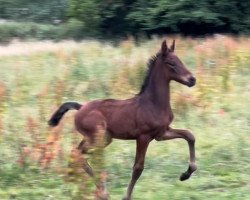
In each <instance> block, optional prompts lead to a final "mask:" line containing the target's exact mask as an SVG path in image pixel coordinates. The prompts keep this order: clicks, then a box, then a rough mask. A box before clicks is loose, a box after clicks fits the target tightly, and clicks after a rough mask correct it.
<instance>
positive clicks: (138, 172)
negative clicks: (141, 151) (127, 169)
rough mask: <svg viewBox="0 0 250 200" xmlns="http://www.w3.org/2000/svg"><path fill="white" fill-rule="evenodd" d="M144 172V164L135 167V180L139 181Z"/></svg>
mask: <svg viewBox="0 0 250 200" xmlns="http://www.w3.org/2000/svg"><path fill="white" fill-rule="evenodd" d="M143 170H144V165H143V164H136V165H135V166H134V167H133V178H135V179H138V178H139V177H140V176H141V173H142V171H143Z"/></svg>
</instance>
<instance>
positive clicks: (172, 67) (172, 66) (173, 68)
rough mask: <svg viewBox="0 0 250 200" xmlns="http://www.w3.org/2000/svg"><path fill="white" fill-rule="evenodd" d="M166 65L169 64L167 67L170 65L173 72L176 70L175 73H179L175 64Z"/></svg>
mask: <svg viewBox="0 0 250 200" xmlns="http://www.w3.org/2000/svg"><path fill="white" fill-rule="evenodd" d="M166 63H167V65H168V66H169V67H170V68H171V69H172V70H174V71H175V72H176V73H177V70H176V66H175V64H174V63H172V62H166Z"/></svg>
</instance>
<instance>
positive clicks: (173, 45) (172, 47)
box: [170, 40, 175, 52]
mask: <svg viewBox="0 0 250 200" xmlns="http://www.w3.org/2000/svg"><path fill="white" fill-rule="evenodd" d="M174 49H175V40H173V43H172V45H171V47H170V51H171V52H174Z"/></svg>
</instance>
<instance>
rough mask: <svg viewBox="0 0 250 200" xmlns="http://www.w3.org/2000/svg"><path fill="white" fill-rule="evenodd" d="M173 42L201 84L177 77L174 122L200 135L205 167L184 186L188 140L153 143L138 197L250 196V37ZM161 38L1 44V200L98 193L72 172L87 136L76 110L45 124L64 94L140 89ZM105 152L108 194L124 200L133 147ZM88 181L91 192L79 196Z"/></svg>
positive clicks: (117, 145)
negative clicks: (79, 126)
mask: <svg viewBox="0 0 250 200" xmlns="http://www.w3.org/2000/svg"><path fill="white" fill-rule="evenodd" d="M176 41H177V54H178V55H179V57H180V58H181V59H182V60H183V61H184V63H186V65H187V66H188V68H189V69H190V70H191V71H193V72H194V74H196V77H197V79H198V83H197V86H196V87H194V88H187V87H186V86H183V85H180V84H178V83H174V82H173V83H172V105H173V109H174V113H175V121H174V124H173V126H174V127H178V128H188V129H190V130H192V131H193V132H194V134H195V135H196V138H197V164H198V167H199V169H198V171H197V173H196V174H195V175H194V176H193V177H192V178H191V179H190V180H188V181H186V182H180V181H179V180H178V179H179V175H180V174H181V173H182V172H183V171H184V170H186V168H187V166H188V146H187V144H186V142H185V141H183V140H174V141H167V142H152V144H151V145H150V148H149V151H148V155H147V158H146V164H145V170H144V172H143V175H142V177H141V179H140V180H139V182H138V184H137V186H136V188H135V192H134V199H138V200H145V199H154V200H161V199H171V200H179V199H189V200H202V199H209V200H217V199H220V200H228V199H232V200H246V199H250V193H249V180H250V175H249V171H250V164H249V155H250V148H249V147H250V140H249V129H250V115H249V102H250V94H249V91H250V79H249V77H250V68H249V65H250V56H249V51H250V49H249V47H250V40H249V38H232V37H227V36H219V35H218V36H216V37H215V38H206V39H199V40H198V39H197V40H193V39H183V38H179V37H177V38H176ZM160 44H161V40H159V39H153V40H150V41H146V42H144V43H141V44H139V45H138V44H137V45H136V44H135V42H134V41H133V40H132V39H131V40H127V41H123V42H121V43H119V44H118V45H116V46H114V45H111V44H109V43H100V42H95V41H83V42H79V43H75V42H70V41H65V42H61V43H48V42H47V43H38V42H36V43H13V44H12V45H10V46H8V47H1V48H0V66H1V73H0V146H1V152H0V199H2V200H7V199H18V200H22V199H23V200H24V199H25V200H29V199H30V200H41V199H62V200H64V199H65V200H70V199H88V197H87V196H89V199H93V198H91V197H92V196H93V193H94V185H93V184H92V183H91V181H90V180H89V178H88V177H87V176H86V175H84V174H82V175H79V174H78V176H76V177H75V176H74V173H75V172H74V171H72V170H74V168H73V167H72V168H70V165H71V163H72V162H74V161H73V160H72V159H73V157H72V149H73V148H74V147H76V146H77V145H78V143H79V142H80V139H81V137H80V136H79V135H77V134H76V133H75V130H74V126H73V115H74V111H72V112H70V113H67V115H66V116H65V117H64V119H63V121H62V123H61V125H60V126H59V127H57V128H55V129H50V128H48V126H47V120H48V119H49V117H50V115H51V114H52V112H53V111H54V110H55V109H56V108H57V107H58V105H60V104H61V103H62V102H65V101H67V100H76V101H79V102H85V101H89V100H93V99H97V98H110V97H112V98H120V99H122V98H126V97H131V96H132V95H134V94H136V92H137V91H138V90H139V87H140V85H141V82H142V80H143V77H144V73H145V70H146V63H147V60H148V59H149V58H150V57H151V56H153V54H154V53H155V52H157V50H158V49H159V45H160ZM20 49H22V50H20ZM24 49H25V51H24ZM104 153H105V157H104V158H103V162H104V163H105V167H106V170H107V174H108V189H109V192H110V197H111V198H110V199H121V198H122V196H123V194H124V193H125V190H126V187H127V184H128V182H129V179H130V176H131V168H132V165H133V164H132V163H133V160H134V154H135V143H134V141H118V140H117V141H114V142H113V143H112V144H111V145H110V146H109V147H107V148H106V149H105V151H104ZM81 173H82V172H81ZM81 173H80V174H81ZM86 185H87V186H88V187H87V188H88V189H89V190H88V194H85V196H84V198H81V195H83V194H81V193H82V191H83V190H82V188H83V187H84V186H86Z"/></svg>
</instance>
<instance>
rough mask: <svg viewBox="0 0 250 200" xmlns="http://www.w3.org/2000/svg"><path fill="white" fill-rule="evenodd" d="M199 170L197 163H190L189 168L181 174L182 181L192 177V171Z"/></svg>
mask: <svg viewBox="0 0 250 200" xmlns="http://www.w3.org/2000/svg"><path fill="white" fill-rule="evenodd" d="M196 170H197V166H196V164H195V163H191V164H189V167H188V170H187V171H186V172H184V173H182V175H181V176H180V181H185V180H187V179H189V178H190V176H191V175H192V173H193V172H194V171H196Z"/></svg>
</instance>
